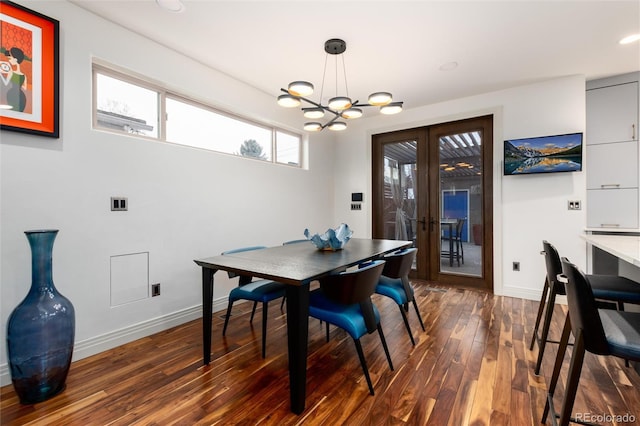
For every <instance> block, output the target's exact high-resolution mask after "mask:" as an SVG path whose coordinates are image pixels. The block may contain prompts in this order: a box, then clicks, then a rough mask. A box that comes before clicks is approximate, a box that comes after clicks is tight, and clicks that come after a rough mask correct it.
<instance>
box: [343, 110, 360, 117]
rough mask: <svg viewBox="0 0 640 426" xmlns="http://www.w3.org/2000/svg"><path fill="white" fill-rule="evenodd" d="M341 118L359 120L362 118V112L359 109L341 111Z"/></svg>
mask: <svg viewBox="0 0 640 426" xmlns="http://www.w3.org/2000/svg"><path fill="white" fill-rule="evenodd" d="M342 117H343V118H349V119H351V118H360V117H362V110H361V109H360V108H349V109H345V110H344V111H342Z"/></svg>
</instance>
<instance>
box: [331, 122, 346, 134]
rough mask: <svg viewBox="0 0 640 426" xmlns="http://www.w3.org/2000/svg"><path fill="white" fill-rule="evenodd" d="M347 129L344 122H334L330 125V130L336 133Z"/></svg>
mask: <svg viewBox="0 0 640 426" xmlns="http://www.w3.org/2000/svg"><path fill="white" fill-rule="evenodd" d="M346 128H347V123H345V122H343V121H334V122H333V123H331V124H329V130H333V131H334V132H339V131H341V130H344V129H346Z"/></svg>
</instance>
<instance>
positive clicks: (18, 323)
mask: <svg viewBox="0 0 640 426" xmlns="http://www.w3.org/2000/svg"><path fill="white" fill-rule="evenodd" d="M25 234H26V235H27V239H28V240H29V244H30V245H31V271H32V274H31V276H32V279H31V289H30V290H29V293H28V294H27V296H26V297H25V298H24V300H23V301H22V302H20V304H19V305H18V306H17V307H16V308H15V309H14V310H13V312H12V313H11V315H10V316H9V322H8V325H7V351H8V355H9V368H10V371H11V381H12V382H13V387H14V389H15V391H16V394H17V395H18V398H20V402H21V403H23V404H34V403H36V402H41V401H44V400H46V399H49V398H51V397H52V396H54V395H56V394H57V393H59V392H60V391H62V390H63V389H64V386H65V381H66V379H67V373H68V372H69V366H70V365H71V355H72V354H73V341H74V336H75V311H74V309H73V305H72V304H71V302H70V301H69V299H67V298H66V297H64V296H63V295H62V294H60V293H59V292H58V290H56V287H55V286H54V285H53V279H52V260H51V259H52V256H51V255H52V250H53V241H54V240H55V238H56V235H57V234H58V231H57V230H39V231H26V232H25Z"/></svg>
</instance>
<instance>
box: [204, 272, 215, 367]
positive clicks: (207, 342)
mask: <svg viewBox="0 0 640 426" xmlns="http://www.w3.org/2000/svg"><path fill="white" fill-rule="evenodd" d="M215 273H216V271H215V270H214V269H209V268H202V352H203V357H202V358H203V360H204V365H208V364H209V363H210V362H211V321H212V319H213V318H212V313H211V311H212V310H213V275H214V274H215Z"/></svg>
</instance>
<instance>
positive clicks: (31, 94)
mask: <svg viewBox="0 0 640 426" xmlns="http://www.w3.org/2000/svg"><path fill="white" fill-rule="evenodd" d="M59 31H60V30H59V22H58V21H57V20H55V19H52V18H49V17H47V16H45V15H42V14H40V13H38V12H35V11H33V10H30V9H27V8H26V7H23V6H20V5H19V4H16V3H12V2H10V1H7V0H0V33H1V37H0V40H1V43H0V129H2V130H12V131H16V132H23V133H30V134H34V135H41V136H48V137H52V138H58V137H59V115H60V112H59V101H60V100H59V74H58V73H59V36H60V34H59Z"/></svg>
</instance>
